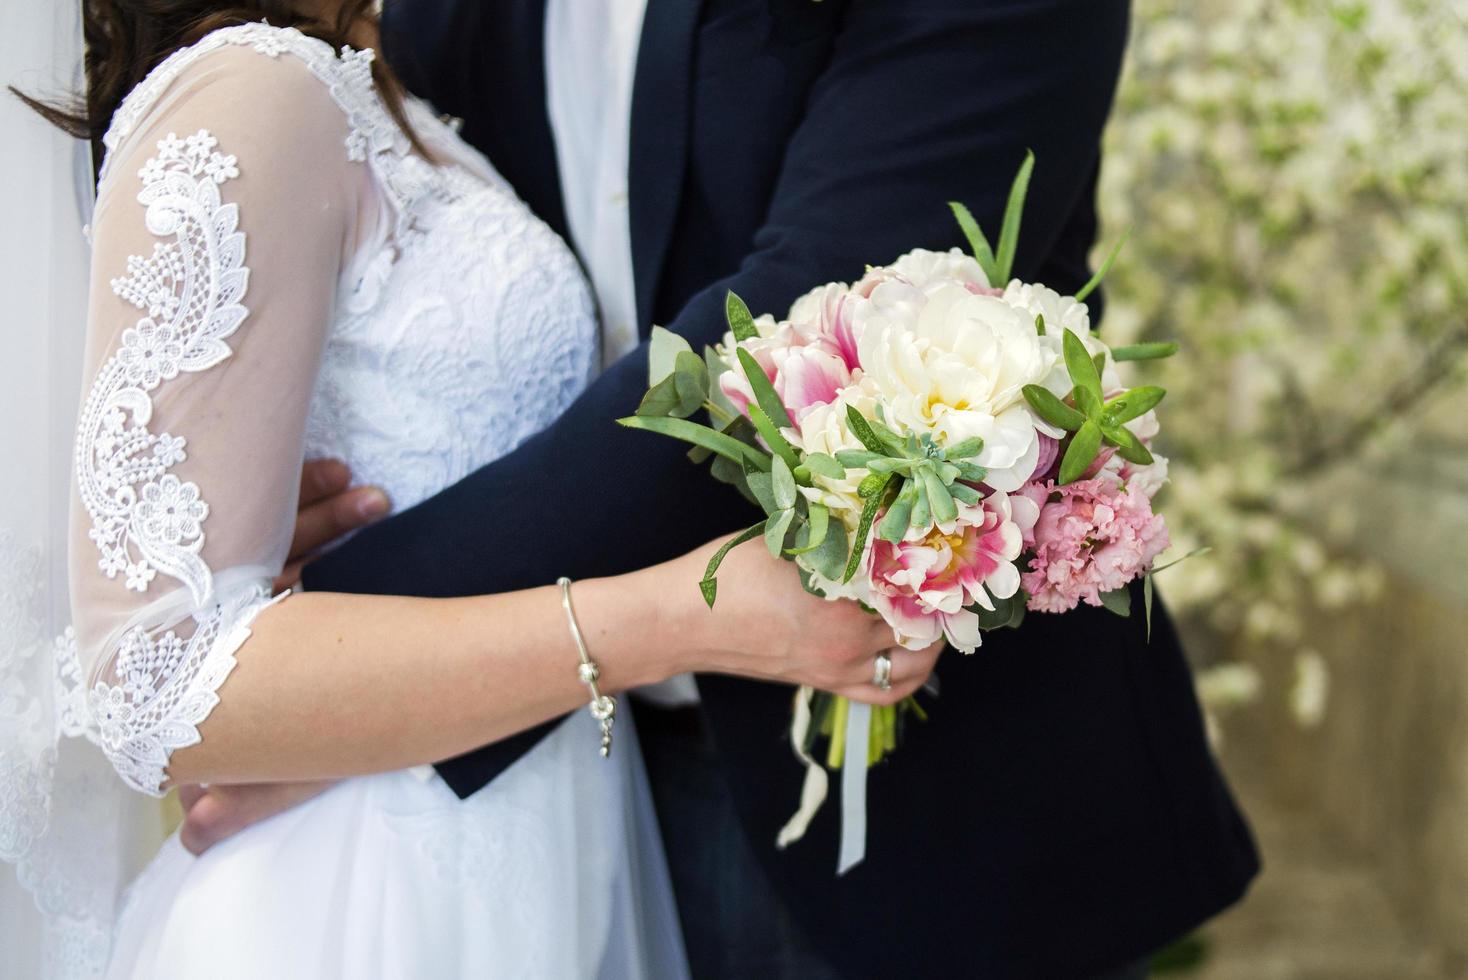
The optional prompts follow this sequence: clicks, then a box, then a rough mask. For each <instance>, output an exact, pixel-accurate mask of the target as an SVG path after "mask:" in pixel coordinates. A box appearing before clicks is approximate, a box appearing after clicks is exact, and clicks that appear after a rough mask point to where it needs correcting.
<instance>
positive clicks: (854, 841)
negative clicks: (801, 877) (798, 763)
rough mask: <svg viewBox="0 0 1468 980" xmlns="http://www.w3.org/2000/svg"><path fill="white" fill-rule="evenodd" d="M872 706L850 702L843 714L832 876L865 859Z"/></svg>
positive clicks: (840, 873) (841, 873)
mask: <svg viewBox="0 0 1468 980" xmlns="http://www.w3.org/2000/svg"><path fill="white" fill-rule="evenodd" d="M871 734H872V706H871V705H869V704H864V703H862V702H860V701H852V702H851V704H850V709H849V710H848V711H847V713H846V749H845V752H844V753H843V754H842V763H841V853H840V857H839V858H838V859H837V861H836V874H838V875H844V874H845V873H846V872H848V871H850V870H851V869H852V868H854V867H856V866H857V865H858V864H861V862H862V860H863V859H864V858H865V857H866V856H867V760H868V754H869V752H870V751H871V749H870V746H871Z"/></svg>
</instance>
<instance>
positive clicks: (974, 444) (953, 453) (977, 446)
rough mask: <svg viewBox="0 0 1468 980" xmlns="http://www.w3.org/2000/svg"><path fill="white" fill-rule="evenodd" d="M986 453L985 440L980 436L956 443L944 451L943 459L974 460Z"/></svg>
mask: <svg viewBox="0 0 1468 980" xmlns="http://www.w3.org/2000/svg"><path fill="white" fill-rule="evenodd" d="M983 451H984V440H983V439H980V438H979V437H978V436H974V437H972V438H970V439H965V440H963V441H962V442H956V443H954V444H953V445H951V446H949V447H947V448H946V449H944V450H943V458H944V459H947V460H959V459H973V458H974V457H975V456H977V455H978V454H979V453H981V452H983Z"/></svg>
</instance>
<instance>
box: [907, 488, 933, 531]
mask: <svg viewBox="0 0 1468 980" xmlns="http://www.w3.org/2000/svg"><path fill="white" fill-rule="evenodd" d="M912 485H913V488H914V496H913V498H912V515H911V516H910V517H908V519H907V526H908V527H911V528H916V529H918V530H925V529H926V528H927V526H928V523H929V522H930V521H931V520H932V519H933V507H932V503H931V502H930V501H929V500H928V487H927V485H926V484H925V483H923V481H922V480H913V481H912Z"/></svg>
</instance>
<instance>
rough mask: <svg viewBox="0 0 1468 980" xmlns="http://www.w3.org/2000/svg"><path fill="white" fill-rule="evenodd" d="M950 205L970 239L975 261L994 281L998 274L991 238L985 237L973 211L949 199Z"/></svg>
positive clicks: (990, 279)
mask: <svg viewBox="0 0 1468 980" xmlns="http://www.w3.org/2000/svg"><path fill="white" fill-rule="evenodd" d="M948 207H949V209H950V210H952V211H953V217H955V218H956V219H958V227H959V228H961V229H962V230H963V237H965V238H967V239H968V247H969V250H970V251H971V252H973V255H974V261H976V262H978V263H979V268H981V269H983V270H984V275H986V276H988V277H989V282H990V284H991V285H992V284H993V283H994V277H995V276H996V275H997V274H998V273H997V271H996V269H995V266H994V250H993V249H992V248H990V247H989V239H987V238H985V237H984V232H983V230H982V229H980V228H979V223H978V222H977V221H975V220H974V216H973V213H972V212H971V211H969V209H968V208H966V207H964V206H963V205H962V204H960V203H959V202H957V201H949V202H948Z"/></svg>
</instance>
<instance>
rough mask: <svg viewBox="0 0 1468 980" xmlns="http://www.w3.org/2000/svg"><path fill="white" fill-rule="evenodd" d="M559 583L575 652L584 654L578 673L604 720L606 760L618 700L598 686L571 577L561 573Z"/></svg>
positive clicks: (594, 711) (598, 673) (596, 712)
mask: <svg viewBox="0 0 1468 980" xmlns="http://www.w3.org/2000/svg"><path fill="white" fill-rule="evenodd" d="M556 584H557V585H559V586H560V587H561V608H562V609H564V610H566V623H567V625H569V626H570V627H571V639H573V640H575V641H576V652H577V653H579V654H580V655H581V666H580V667H578V668H577V671H576V672H577V676H579V677H580V678H581V683H583V684H585V685H586V686H587V687H588V688H589V689H590V690H591V705H590V709H591V717H593V718H595V719H596V720H597V721H599V722H601V757H602V758H603V759H605V758H606V757H607V756H609V755H611V754H612V722H613V721H615V720H616V714H617V699H616V698H614V697H612V696H611V695H608V694H603V693H601V688H600V687H599V686H597V683H596V682H597V681H598V680H599V679H600V678H601V668H600V667H598V666H597V665H596V661H594V660H592V659H591V654H589V653H587V652H586V639H585V638H584V637H583V636H582V635H581V624H580V623H578V622H576V610H575V609H573V608H572V607H571V580H570V579H568V578H566V577H564V576H562V577H561V578H559V579H557V580H556Z"/></svg>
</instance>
